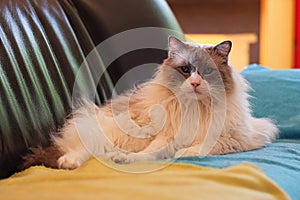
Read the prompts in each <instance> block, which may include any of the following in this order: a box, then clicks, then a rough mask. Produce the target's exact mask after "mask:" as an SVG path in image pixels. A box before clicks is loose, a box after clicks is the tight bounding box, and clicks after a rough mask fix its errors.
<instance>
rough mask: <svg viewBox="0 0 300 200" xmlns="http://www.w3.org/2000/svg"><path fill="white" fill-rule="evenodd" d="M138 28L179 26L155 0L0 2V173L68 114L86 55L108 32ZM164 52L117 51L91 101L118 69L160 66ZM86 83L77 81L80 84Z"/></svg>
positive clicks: (104, 94)
mask: <svg viewBox="0 0 300 200" xmlns="http://www.w3.org/2000/svg"><path fill="white" fill-rule="evenodd" d="M138 27H165V28H169V29H174V30H177V31H180V27H179V25H178V23H177V22H176V19H175V18H174V16H173V14H172V12H171V10H170V8H169V7H168V5H167V3H166V2H165V1H162V0H127V1H119V0H109V1H107V0H73V1H72V0H25V1H23V0H1V1H0V141H1V142H0V177H1V178H3V177H7V176H9V175H11V174H12V173H14V172H15V171H16V166H17V165H18V164H19V163H20V161H21V156H22V155H24V154H26V152H27V149H28V147H30V146H36V145H48V144H49V133H50V132H51V131H54V130H55V129H56V128H57V127H59V126H60V125H61V124H62V123H63V119H64V117H65V116H66V115H67V114H68V113H69V112H70V111H71V101H72V99H71V95H72V88H73V85H74V80H75V78H76V75H77V72H78V70H79V67H80V65H81V64H82V62H83V61H84V59H85V57H86V56H87V55H88V54H89V52H90V51H91V50H93V49H94V48H95V46H96V45H97V44H99V43H101V42H102V41H104V40H105V39H107V38H109V37H110V36H112V35H114V34H117V33H119V32H122V31H125V30H128V29H132V28H138ZM165 56H166V52H165V51H162V50H155V49H146V50H142V51H136V52H131V53H129V54H127V55H124V56H121V57H120V58H119V59H117V60H116V61H115V62H113V63H112V64H111V65H110V66H109V68H108V71H106V75H105V76H102V78H101V80H100V81H99V84H98V86H97V95H96V98H95V101H96V103H98V104H101V103H103V102H105V100H107V99H109V98H110V97H111V91H112V89H113V85H114V84H115V83H116V82H117V81H118V79H119V78H120V77H121V76H122V74H124V73H125V72H126V71H128V70H130V69H131V68H132V67H134V66H136V65H139V64H143V63H149V62H154V63H160V62H161V61H162V60H163V59H164V57H165ZM99 67H103V66H101V58H100V57H99ZM91 73H92V72H91ZM89 81H93V80H85V81H83V82H80V84H82V88H85V90H86V89H87V87H88V85H89V83H88V82H89Z"/></svg>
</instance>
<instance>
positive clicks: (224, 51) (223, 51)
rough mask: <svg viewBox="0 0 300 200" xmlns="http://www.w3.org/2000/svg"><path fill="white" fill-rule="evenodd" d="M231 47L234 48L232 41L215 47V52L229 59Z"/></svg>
mask: <svg viewBox="0 0 300 200" xmlns="http://www.w3.org/2000/svg"><path fill="white" fill-rule="evenodd" d="M231 47H232V42H231V41H230V40H226V41H224V42H221V43H220V44H217V45H216V46H214V50H215V51H216V52H217V53H218V54H220V55H221V56H225V57H228V55H229V53H230V50H231Z"/></svg>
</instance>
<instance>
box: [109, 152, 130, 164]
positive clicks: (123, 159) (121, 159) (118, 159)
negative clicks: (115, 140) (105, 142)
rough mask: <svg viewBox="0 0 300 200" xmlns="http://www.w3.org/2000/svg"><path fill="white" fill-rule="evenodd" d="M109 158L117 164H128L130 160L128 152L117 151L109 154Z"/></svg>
mask: <svg viewBox="0 0 300 200" xmlns="http://www.w3.org/2000/svg"><path fill="white" fill-rule="evenodd" d="M109 157H110V159H111V160H112V161H114V162H115V163H117V164H128V163H130V160H129V159H128V154H125V153H122V152H118V153H114V154H111V155H109Z"/></svg>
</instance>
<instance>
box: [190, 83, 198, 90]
mask: <svg viewBox="0 0 300 200" xmlns="http://www.w3.org/2000/svg"><path fill="white" fill-rule="evenodd" d="M191 85H192V86H193V88H194V89H196V88H197V87H198V86H199V85H200V84H199V83H191Z"/></svg>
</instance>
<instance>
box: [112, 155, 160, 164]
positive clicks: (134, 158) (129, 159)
mask: <svg viewBox="0 0 300 200" xmlns="http://www.w3.org/2000/svg"><path fill="white" fill-rule="evenodd" d="M111 159H112V160H113V161H114V162H115V163H118V164H129V163H134V162H138V161H153V160H155V157H154V156H152V155H150V154H146V153H129V154H125V153H119V154H116V155H115V156H113V157H112V158H111Z"/></svg>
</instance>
